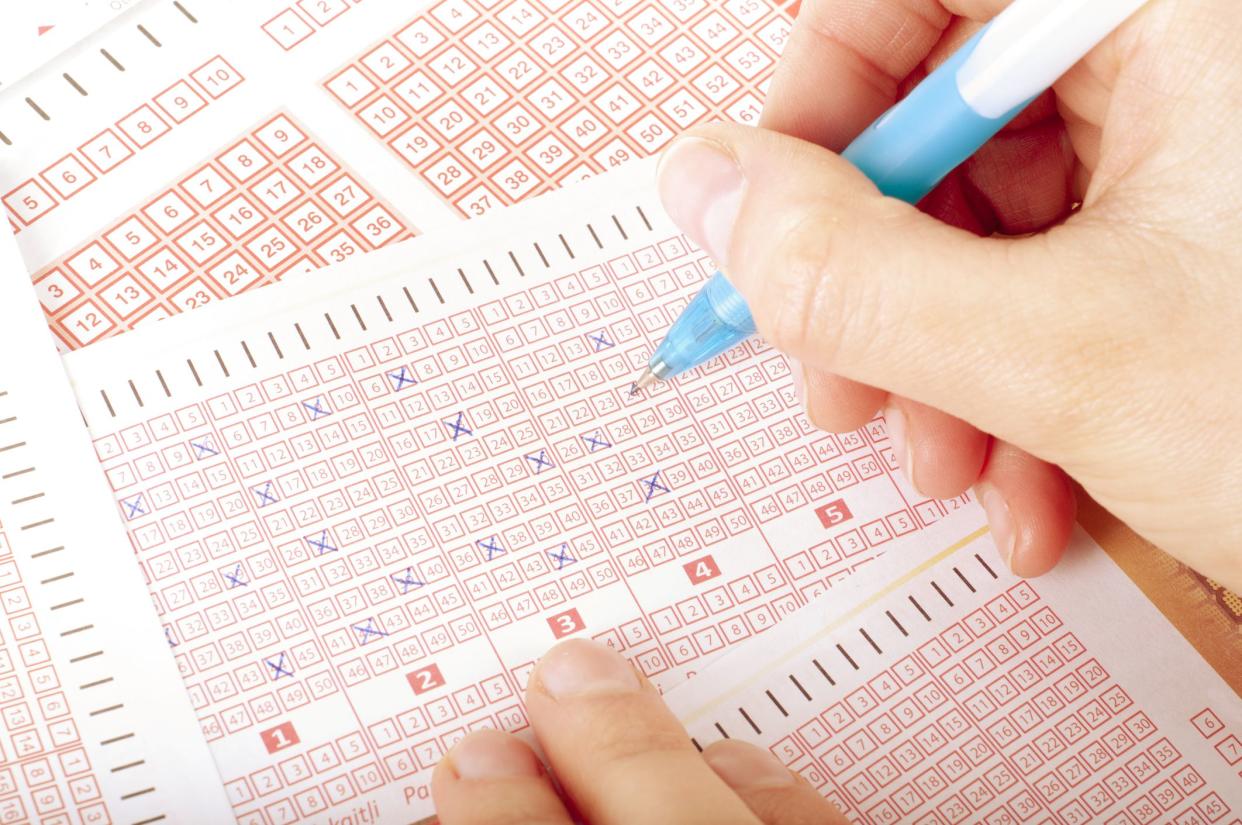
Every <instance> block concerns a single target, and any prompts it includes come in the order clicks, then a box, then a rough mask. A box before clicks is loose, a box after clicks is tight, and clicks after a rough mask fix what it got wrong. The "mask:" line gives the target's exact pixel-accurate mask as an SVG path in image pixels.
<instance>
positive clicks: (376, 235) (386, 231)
mask: <svg viewBox="0 0 1242 825" xmlns="http://www.w3.org/2000/svg"><path fill="white" fill-rule="evenodd" d="M350 226H352V227H353V228H354V231H355V232H357V233H358V234H359V235H360V236H361V237H362V239H363V240H364V241H366V242H367V243H369V244H370V245H371V246H372V247H374V248H376V249H378V248H380V247H381V246H384V245H385V244H387V243H388V242H389V241H391V240H392V239H393V238H395V237H397V236H398V235H399V234H401V232H402V230H403V229H404V227H403V226H402V225H401V223H400V221H398V220H397V219H396V218H394V217H393V216H392V214H391V213H390V212H389V211H388V210H387V209H385V208H384V207H383V206H380V205H379V204H376V205H375V206H372V207H371V208H370V209H368V210H367V211H366V212H365V213H363V214H362V216H361V217H359V218H357V219H356V220H354V221H353V223H351V224H350Z"/></svg>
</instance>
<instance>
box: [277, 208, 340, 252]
mask: <svg viewBox="0 0 1242 825" xmlns="http://www.w3.org/2000/svg"><path fill="white" fill-rule="evenodd" d="M282 222H283V223H284V225H285V226H287V227H289V229H290V230H291V231H292V232H293V234H295V235H297V237H298V238H299V239H300V240H301V241H302V242H303V243H310V242H311V241H313V240H315V239H316V238H318V237H319V236H320V235H322V234H323V233H325V232H327V231H328V230H329V229H331V228H332V226H333V224H332V218H331V217H329V216H328V214H327V213H326V212H324V211H323V209H322V208H321V207H320V206H319V204H317V203H315V202H314V201H307V202H306V203H304V204H302V205H301V206H299V207H297V208H296V209H294V210H292V211H291V212H290V213H289V214H288V215H285V217H284V218H283V220H282Z"/></svg>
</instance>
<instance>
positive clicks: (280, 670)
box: [263, 650, 293, 682]
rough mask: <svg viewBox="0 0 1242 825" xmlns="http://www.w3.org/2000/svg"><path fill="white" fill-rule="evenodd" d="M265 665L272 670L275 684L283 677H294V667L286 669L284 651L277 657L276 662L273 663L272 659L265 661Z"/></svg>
mask: <svg viewBox="0 0 1242 825" xmlns="http://www.w3.org/2000/svg"><path fill="white" fill-rule="evenodd" d="M263 664H265V665H267V666H268V667H270V668H271V669H272V681H273V682H274V681H276V680H277V679H279V678H280V677H281V676H292V675H293V667H292V666H289V667H285V653H284V651H283V650H282V651H281V652H280V655H279V656H278V657H276V661H274V662H273V661H272V660H271V659H264V660H263Z"/></svg>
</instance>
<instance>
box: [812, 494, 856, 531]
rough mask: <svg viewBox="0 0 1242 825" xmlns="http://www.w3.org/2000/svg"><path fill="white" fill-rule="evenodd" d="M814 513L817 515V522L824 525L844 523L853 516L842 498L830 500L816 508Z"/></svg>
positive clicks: (833, 525) (832, 525)
mask: <svg viewBox="0 0 1242 825" xmlns="http://www.w3.org/2000/svg"><path fill="white" fill-rule="evenodd" d="M815 515H817V516H819V523H820V524H822V525H824V526H825V527H836V526H837V525H838V524H844V523H845V522H847V521H849V520H850V519H852V518H853V517H854V514H853V513H851V512H850V508H849V507H848V506H846V504H845V499H843V498H839V499H837V500H836V501H830V502H828V503H827V504H825V505H824V506H823V507H818V508H816V510H815Z"/></svg>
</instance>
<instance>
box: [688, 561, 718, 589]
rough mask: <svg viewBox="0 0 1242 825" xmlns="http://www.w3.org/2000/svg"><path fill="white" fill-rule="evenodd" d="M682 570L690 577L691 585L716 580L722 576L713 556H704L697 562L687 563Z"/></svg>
mask: <svg viewBox="0 0 1242 825" xmlns="http://www.w3.org/2000/svg"><path fill="white" fill-rule="evenodd" d="M681 568H682V569H683V570H685V571H686V575H687V576H689V577H690V583H691V584H702V583H703V582H705V581H707V580H708V579H714V578H716V577H717V576H719V575H720V567H719V566H717V564H716V560H715V559H713V558H712V557H711V556H704V557H703V558H701V559H698V560H696V561H691V562H686V563H685V564H683V565H682V566H681Z"/></svg>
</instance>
